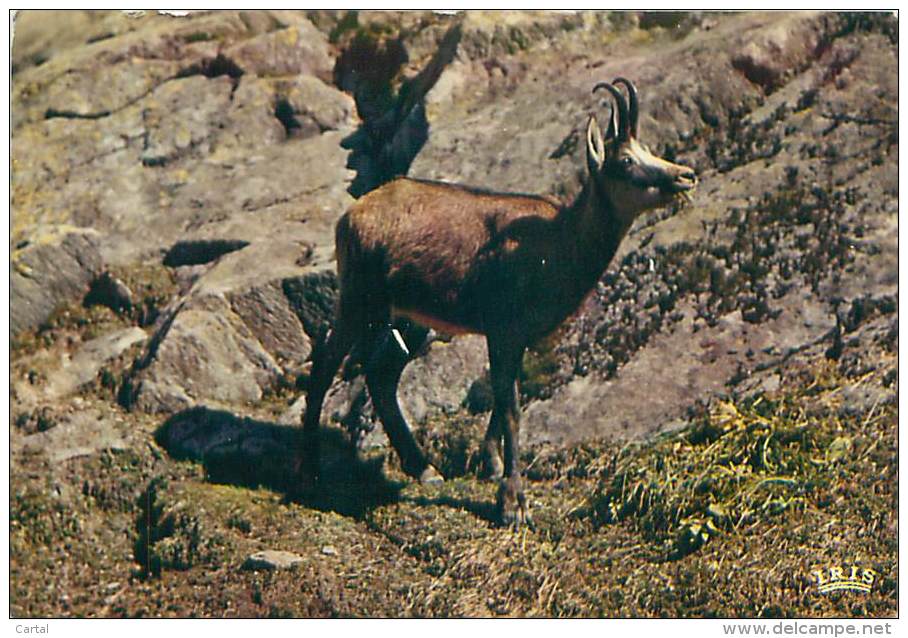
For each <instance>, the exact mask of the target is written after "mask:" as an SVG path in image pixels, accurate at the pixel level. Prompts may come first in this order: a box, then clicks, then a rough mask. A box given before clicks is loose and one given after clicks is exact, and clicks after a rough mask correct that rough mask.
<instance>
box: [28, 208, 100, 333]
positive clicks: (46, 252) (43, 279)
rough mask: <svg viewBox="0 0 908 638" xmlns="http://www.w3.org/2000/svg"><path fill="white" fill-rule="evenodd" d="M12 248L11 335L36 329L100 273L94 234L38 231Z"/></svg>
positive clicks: (69, 230) (56, 229) (68, 230)
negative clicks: (21, 243) (18, 245)
mask: <svg viewBox="0 0 908 638" xmlns="http://www.w3.org/2000/svg"><path fill="white" fill-rule="evenodd" d="M30 236H31V239H29V240H27V241H25V242H23V243H24V245H22V246H21V247H19V248H14V249H13V253H12V256H11V262H12V264H11V266H12V267H11V272H10V334H16V333H18V332H21V331H22V330H26V329H29V328H36V327H37V326H39V325H40V324H41V323H43V322H44V321H45V320H47V319H48V318H49V317H50V316H51V314H52V313H53V312H54V310H56V308H57V307H58V306H60V305H62V304H63V303H66V302H69V301H70V300H72V299H73V298H76V297H79V296H81V295H83V294H85V293H86V292H88V284H89V283H90V282H91V280H92V279H93V278H94V277H95V275H97V274H98V272H99V271H100V270H101V257H100V254H99V252H98V240H97V237H96V234H95V233H93V232H91V231H87V230H81V229H76V228H71V227H65V226H57V227H38V228H36V229H34V230H33V231H32V232H31V233H30Z"/></svg>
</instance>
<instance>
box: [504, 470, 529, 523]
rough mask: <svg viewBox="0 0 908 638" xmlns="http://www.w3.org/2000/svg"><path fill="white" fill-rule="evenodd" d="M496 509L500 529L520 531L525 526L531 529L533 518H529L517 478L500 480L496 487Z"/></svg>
mask: <svg viewBox="0 0 908 638" xmlns="http://www.w3.org/2000/svg"><path fill="white" fill-rule="evenodd" d="M496 507H497V512H498V521H499V523H500V524H501V526H502V527H511V528H513V529H520V528H521V527H522V526H524V525H526V526H527V527H529V528H530V529H533V518H532V517H531V516H530V508H529V506H528V505H527V499H526V495H525V494H524V493H523V487H522V486H521V484H520V478H519V477H515V476H512V477H510V478H506V479H502V481H501V484H500V485H499V487H498V499H497V502H496Z"/></svg>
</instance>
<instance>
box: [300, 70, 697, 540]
mask: <svg viewBox="0 0 908 638" xmlns="http://www.w3.org/2000/svg"><path fill="white" fill-rule="evenodd" d="M615 84H623V85H624V86H625V87H626V89H627V98H625V96H624V93H623V92H622V91H620V90H619V89H618V88H616V87H615ZM599 89H606V90H608V91H609V92H610V93H611V94H612V97H613V98H614V103H613V106H612V109H611V115H610V117H609V127H608V130H607V133H606V135H605V137H604V138H603V135H602V132H601V130H600V128H599V126H598V124H597V123H596V118H595V116H594V115H591V116H590V118H589V122H588V125H587V130H586V159H587V169H588V176H587V179H586V180H585V184H584V186H583V188H582V190H581V192H580V194H579V195H578V196H577V198H576V199H575V200H574V202H573V203H571V204H570V205H568V206H558V205H557V204H556V203H553V202H552V201H550V200H549V199H546V198H543V197H537V196H530V195H518V194H508V193H494V192H488V191H483V190H479V189H473V188H469V187H466V186H462V185H456V184H449V183H444V182H430V181H422V180H416V179H410V178H399V179H396V180H394V181H392V182H389V183H387V184H385V185H383V186H381V187H380V188H378V189H376V190H374V191H372V192H370V193H368V194H367V195H365V196H364V197H362V198H361V199H360V200H359V201H358V202H356V203H355V204H354V205H353V206H352V207H351V208H350V209H349V210H348V211H347V212H346V213H345V214H344V215H343V216H342V217H341V218H340V220H339V221H338V223H337V228H336V250H337V272H338V278H339V282H340V294H339V298H338V301H337V306H336V315H335V320H334V324H333V327H332V328H331V329H330V330H329V331H328V332H327V334H326V335H325V337H324V338H323V339H321V340H319V342H318V343H317V345H316V347H315V350H314V352H313V367H312V371H311V376H310V380H309V388H308V396H307V408H306V413H305V417H304V420H303V432H304V435H303V436H304V449H305V450H307V452H308V455H307V456H308V462H307V463H306V464H305V465H304V469H305V470H306V471H305V474H304V477H307V478H309V479H311V480H315V481H317V480H318V456H319V452H318V427H319V418H320V414H321V409H322V402H323V400H324V397H325V393H326V392H327V390H328V388H329V387H330V385H331V382H332V380H333V378H334V375H335V374H336V373H337V371H338V369H339V367H340V365H341V363H342V362H343V360H344V358H345V357H346V356H347V354H348V353H350V351H351V350H353V351H354V352H355V353H356V356H357V357H359V360H360V361H362V362H363V364H364V372H365V377H366V386H367V387H368V389H369V394H370V395H371V397H372V402H373V406H374V408H375V410H376V412H377V413H378V415H379V417H380V419H381V421H382V423H383V425H384V427H385V430H386V432H387V434H388V437H389V439H390V440H391V444H392V445H393V446H394V449H395V450H396V451H397V453H398V455H399V456H400V460H401V465H402V467H403V470H404V471H405V472H406V473H407V474H409V475H410V476H413V477H415V478H418V479H419V480H420V481H423V482H433V481H441V480H442V477H441V476H440V474H439V473H438V472H437V470H436V469H435V468H433V467H432V466H431V465H430V464H429V463H428V461H427V460H426V457H425V455H424V454H423V452H422V451H421V450H420V448H419V446H418V444H417V443H416V441H415V439H414V438H413V435H412V433H411V431H410V428H409V426H408V424H407V422H406V420H405V418H404V416H403V414H402V413H401V410H400V406H399V405H398V401H397V386H398V382H399V380H400V376H401V373H402V371H403V369H404V366H405V365H406V364H407V363H408V361H409V360H410V359H411V358H412V355H411V352H414V351H416V350H418V349H419V347H420V345H421V344H422V343H423V341H424V340H425V338H426V336H427V335H428V334H429V330H430V329H435V330H439V331H442V332H445V333H448V334H454V335H456V334H463V333H478V334H483V335H485V336H486V340H487V344H488V352H489V367H490V377H491V385H492V390H493V393H494V407H493V410H492V416H491V420H490V423H489V427H488V430H487V432H486V435H485V439H484V441H483V445H482V453H483V459H484V467H485V469H486V472H487V473H488V474H489V475H491V476H493V477H494V478H500V479H501V484H500V487H499V490H498V497H497V513H498V516H499V517H500V520H501V523H502V524H505V525H517V526H519V525H520V524H521V523H528V522H530V519H529V510H528V507H527V502H526V498H525V496H524V492H523V488H522V485H521V479H520V470H519V467H518V463H519V458H518V433H519V417H520V412H519V405H518V394H517V377H518V373H519V372H520V368H521V365H522V360H523V354H524V351H525V350H526V348H527V347H528V346H530V345H532V344H533V343H534V342H536V341H538V340H539V339H540V338H542V337H544V336H546V335H548V334H550V333H551V332H553V331H554V330H555V329H556V328H557V327H558V326H559V325H560V324H561V323H562V322H563V321H564V320H565V319H566V318H567V317H569V316H571V315H572V314H573V313H574V312H575V311H576V310H577V309H578V307H579V306H580V304H581V303H582V302H583V300H584V298H585V297H586V296H587V295H588V294H589V292H590V291H591V290H592V289H593V287H594V286H595V285H596V282H597V281H598V280H599V278H600V277H601V276H602V273H603V272H604V271H605V269H606V267H607V266H608V264H609V261H611V259H612V257H613V256H614V254H615V251H616V250H617V248H618V244H619V243H620V242H621V239H622V238H623V237H624V235H625V234H626V232H627V230H628V228H629V227H630V225H631V223H632V222H633V221H634V219H635V218H636V217H637V216H638V215H639V214H640V213H642V212H643V211H645V210H647V209H651V208H655V207H658V206H663V205H666V204H668V203H670V202H671V201H672V200H673V199H675V198H679V197H681V198H685V199H687V198H689V191H690V190H691V189H693V188H694V186H695V185H696V181H697V178H696V174H695V173H694V171H693V170H692V169H690V168H688V167H686V166H681V165H678V164H673V163H672V162H669V161H666V160H664V159H661V158H658V157H655V156H654V155H652V154H651V153H650V152H649V150H648V149H647V148H646V147H645V146H643V145H641V144H640V143H639V142H638V141H637V120H638V115H639V113H638V100H637V91H636V88H635V87H634V85H633V83H632V82H630V81H629V80H626V79H624V78H617V79H615V80H614V82H613V83H611V84H610V83H607V82H600V83H599V84H596V86H595V87H594V88H593V93H594V94H595V92H596V91H598V90H599ZM615 107H617V118H616V109H615ZM405 326H406V327H405ZM354 348H355V349H354ZM502 450H503V461H502Z"/></svg>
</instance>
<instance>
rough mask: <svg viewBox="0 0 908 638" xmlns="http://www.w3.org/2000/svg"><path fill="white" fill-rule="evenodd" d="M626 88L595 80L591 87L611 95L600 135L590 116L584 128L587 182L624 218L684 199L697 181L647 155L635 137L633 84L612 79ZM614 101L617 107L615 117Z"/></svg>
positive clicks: (685, 169)
mask: <svg viewBox="0 0 908 638" xmlns="http://www.w3.org/2000/svg"><path fill="white" fill-rule="evenodd" d="M614 83H615V84H624V85H625V86H626V87H627V93H628V98H629V100H626V99H625V97H624V94H623V93H622V92H621V91H619V90H618V89H617V88H615V86H614V84H609V83H608V82H600V83H599V84H597V85H596V86H595V87H593V93H595V92H596V91H598V90H599V89H606V90H608V91H609V92H610V93H611V94H612V96H613V97H614V98H615V104H614V105H613V106H612V112H611V116H610V117H609V126H608V130H607V131H606V134H605V138H604V139H603V137H602V131H601V130H600V129H599V126H598V124H597V123H596V117H595V116H590V122H589V125H588V126H587V131H586V158H587V165H588V167H589V172H590V181H591V185H592V186H593V187H594V188H595V189H596V190H597V191H598V192H599V194H600V195H601V196H603V197H604V198H605V200H607V201H608V202H610V204H611V206H612V209H613V210H614V213H615V214H616V215H617V216H618V217H619V218H620V219H622V220H623V221H625V222H627V223H630V222H632V221H633V220H634V218H635V217H636V216H637V215H639V214H640V213H642V212H643V211H645V210H648V209H650V208H656V207H658V206H663V205H665V204H668V203H669V202H671V201H672V200H673V199H675V198H678V197H680V198H684V199H688V198H689V197H690V195H689V194H688V191H690V190H691V189H693V188H694V186H695V185H696V183H697V175H696V173H694V171H693V169H691V168H689V167H687V166H681V165H680V164H674V163H672V162H669V161H667V160H664V159H662V158H660V157H656V156H655V155H653V154H652V153H651V152H650V151H649V149H648V148H647V147H646V146H645V145H643V144H641V143H640V142H639V141H638V140H637V121H638V117H639V110H638V102H637V89H636V88H635V87H634V85H633V83H632V82H631V81H630V80H626V79H625V78H616V79H615V80H614ZM615 106H617V107H618V108H617V117H616V110H615Z"/></svg>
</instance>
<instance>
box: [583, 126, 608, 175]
mask: <svg viewBox="0 0 908 638" xmlns="http://www.w3.org/2000/svg"><path fill="white" fill-rule="evenodd" d="M604 163H605V142H604V141H603V139H602V131H601V130H599V125H598V124H597V123H596V116H595V115H590V123H589V124H588V125H587V127H586V164H587V168H589V171H590V174H591V175H592V174H595V173H597V172H598V171H599V169H601V168H602V165H603V164H604Z"/></svg>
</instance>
